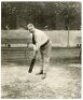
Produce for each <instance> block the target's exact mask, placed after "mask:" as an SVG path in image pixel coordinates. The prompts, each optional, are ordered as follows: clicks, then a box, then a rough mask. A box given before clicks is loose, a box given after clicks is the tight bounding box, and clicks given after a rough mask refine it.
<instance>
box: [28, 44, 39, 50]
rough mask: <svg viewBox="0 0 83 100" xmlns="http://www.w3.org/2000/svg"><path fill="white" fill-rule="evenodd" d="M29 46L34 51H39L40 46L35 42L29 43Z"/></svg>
mask: <svg viewBox="0 0 83 100" xmlns="http://www.w3.org/2000/svg"><path fill="white" fill-rule="evenodd" d="M28 47H29V48H31V49H33V50H34V51H38V48H37V47H36V45H34V44H29V46H28Z"/></svg>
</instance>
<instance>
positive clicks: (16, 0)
mask: <svg viewBox="0 0 83 100" xmlns="http://www.w3.org/2000/svg"><path fill="white" fill-rule="evenodd" d="M18 1H19V2H30V1H33V2H34V1H38V2H41V1H46V2H48V1H51V2H68V1H70V2H81V3H82V6H83V0H0V11H1V2H18ZM82 11H83V7H82ZM81 15H82V16H81V18H82V17H83V12H82V14H81ZM0 22H1V12H0ZM81 22H82V28H81V29H82V31H81V32H83V19H82V21H81ZM81 34H82V33H81ZM82 36H83V35H82ZM82 43H83V38H82ZM82 51H83V47H82ZM82 56H83V54H82ZM0 57H1V24H0ZM81 61H82V60H81ZM82 64H83V61H82ZM81 66H82V65H81ZM81 73H82V78H83V68H82V71H81ZM82 78H81V79H82ZM82 83H83V79H82ZM82 94H83V88H82V89H81V96H82ZM0 98H1V59H0ZM81 99H82V97H81ZM4 100H7V99H4ZM10 100H13V99H10ZM21 100H24V99H21ZM27 100H29V99H27ZM32 100H34V99H32ZM36 100H37V99H36ZM38 100H43V99H38ZM46 100H48V99H46ZM50 100H52V99H50ZM56 100H58V99H56ZM59 100H62V99H59ZM69 100H71V99H69ZM73 100H75V99H73ZM76 100H80V99H76Z"/></svg>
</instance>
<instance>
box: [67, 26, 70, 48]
mask: <svg viewBox="0 0 83 100" xmlns="http://www.w3.org/2000/svg"><path fill="white" fill-rule="evenodd" d="M69 31H70V30H69V27H68V39H67V47H69V46H70V45H69V39H70V33H69Z"/></svg>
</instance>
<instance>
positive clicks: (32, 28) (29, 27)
mask: <svg viewBox="0 0 83 100" xmlns="http://www.w3.org/2000/svg"><path fill="white" fill-rule="evenodd" d="M27 27H28V30H29V31H30V32H31V33H34V31H35V30H34V27H33V26H27Z"/></svg>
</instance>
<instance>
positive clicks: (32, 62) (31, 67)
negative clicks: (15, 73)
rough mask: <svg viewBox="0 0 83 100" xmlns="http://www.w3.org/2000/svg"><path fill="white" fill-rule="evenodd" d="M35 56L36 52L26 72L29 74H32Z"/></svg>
mask: <svg viewBox="0 0 83 100" xmlns="http://www.w3.org/2000/svg"><path fill="white" fill-rule="evenodd" d="M36 55H37V52H35V54H34V57H33V59H32V61H31V64H30V67H29V71H28V72H29V73H31V72H32V70H33V67H34V65H35V62H36Z"/></svg>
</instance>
